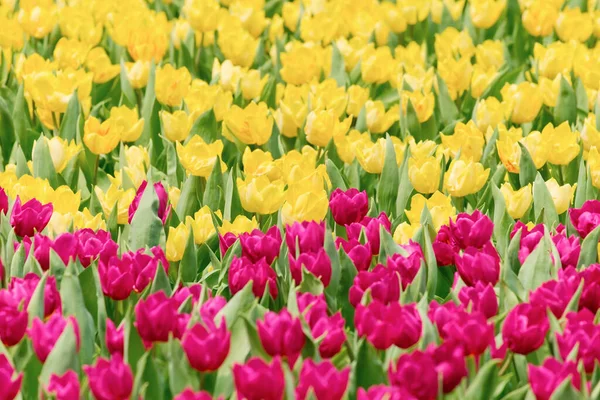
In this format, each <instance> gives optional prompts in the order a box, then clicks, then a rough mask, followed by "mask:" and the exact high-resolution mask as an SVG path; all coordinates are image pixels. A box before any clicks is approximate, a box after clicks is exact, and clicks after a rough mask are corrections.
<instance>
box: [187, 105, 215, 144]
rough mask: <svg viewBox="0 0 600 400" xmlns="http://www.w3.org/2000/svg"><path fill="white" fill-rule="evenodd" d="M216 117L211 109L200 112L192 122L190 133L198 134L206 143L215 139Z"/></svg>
mask: <svg viewBox="0 0 600 400" xmlns="http://www.w3.org/2000/svg"><path fill="white" fill-rule="evenodd" d="M218 131H219V130H218V129H217V119H216V118H215V113H214V111H213V110H212V109H210V110H208V111H205V112H204V113H202V114H201V115H200V116H199V117H198V119H196V121H195V122H194V125H193V126H192V129H191V131H190V135H198V136H200V137H201V138H202V140H204V141H205V142H206V143H212V142H214V141H215V140H216V139H217V132H218Z"/></svg>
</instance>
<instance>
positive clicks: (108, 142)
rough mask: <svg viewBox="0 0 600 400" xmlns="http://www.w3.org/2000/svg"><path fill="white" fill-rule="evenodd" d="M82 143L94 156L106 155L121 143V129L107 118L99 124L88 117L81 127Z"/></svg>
mask: <svg viewBox="0 0 600 400" xmlns="http://www.w3.org/2000/svg"><path fill="white" fill-rule="evenodd" d="M83 132H84V133H83V143H85V145H86V146H87V147H88V149H90V151H91V152H92V153H94V154H98V155H100V154H108V153H110V152H111V151H113V150H114V149H115V148H116V147H117V146H118V145H119V142H120V141H121V133H122V127H120V126H118V125H116V124H114V123H113V121H112V120H111V119H110V118H109V119H107V120H106V121H104V122H102V123H100V121H99V120H98V119H97V118H96V117H89V118H88V119H87V120H86V121H85V124H84V125H83Z"/></svg>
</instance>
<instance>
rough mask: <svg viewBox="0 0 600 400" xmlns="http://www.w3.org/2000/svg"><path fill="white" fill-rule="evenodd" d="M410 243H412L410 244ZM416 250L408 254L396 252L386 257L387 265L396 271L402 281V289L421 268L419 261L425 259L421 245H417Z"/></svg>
mask: <svg viewBox="0 0 600 400" xmlns="http://www.w3.org/2000/svg"><path fill="white" fill-rule="evenodd" d="M411 245H412V244H411ZM415 249H416V250H415V251H413V252H412V253H409V255H408V256H406V257H405V256H403V255H402V254H399V253H396V254H393V255H392V256H390V257H388V259H387V267H388V268H389V269H391V270H393V271H396V272H398V275H399V276H400V281H401V283H402V290H404V289H406V288H407V287H408V285H410V284H411V283H412V281H413V280H414V279H415V276H417V274H418V273H419V271H420V270H421V262H422V261H425V258H424V257H423V252H422V251H421V247H420V246H418V245H417V247H416V248H415Z"/></svg>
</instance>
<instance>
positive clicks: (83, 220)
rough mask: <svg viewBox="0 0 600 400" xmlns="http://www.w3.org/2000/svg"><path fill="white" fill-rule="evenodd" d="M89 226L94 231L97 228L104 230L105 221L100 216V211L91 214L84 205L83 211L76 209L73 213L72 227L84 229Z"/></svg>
mask: <svg viewBox="0 0 600 400" xmlns="http://www.w3.org/2000/svg"><path fill="white" fill-rule="evenodd" d="M85 228H89V229H92V230H94V231H97V230H98V229H103V230H106V222H104V219H103V218H102V213H98V214H96V215H92V213H91V212H90V210H89V209H88V208H87V207H86V208H84V209H83V211H77V212H76V213H75V215H73V229H85Z"/></svg>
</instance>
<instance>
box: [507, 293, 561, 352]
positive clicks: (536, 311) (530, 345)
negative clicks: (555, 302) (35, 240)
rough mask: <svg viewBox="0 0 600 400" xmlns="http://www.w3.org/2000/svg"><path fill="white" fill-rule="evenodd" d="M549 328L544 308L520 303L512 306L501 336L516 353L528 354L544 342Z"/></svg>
mask: <svg viewBox="0 0 600 400" xmlns="http://www.w3.org/2000/svg"><path fill="white" fill-rule="evenodd" d="M548 329H550V323H549V322H548V316H547V315H546V309H545V308H543V307H539V306H533V305H531V304H528V303H522V304H519V305H517V306H516V307H515V308H513V309H512V310H511V311H510V312H509V313H508V315H507V316H506V319H505V320H504V325H503V326H502V338H503V340H504V342H506V345H507V346H508V348H509V349H510V350H511V351H512V352H514V353H517V354H529V353H531V352H533V351H535V350H537V349H539V348H540V346H541V345H542V344H544V340H545V338H546V333H547V332H548Z"/></svg>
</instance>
